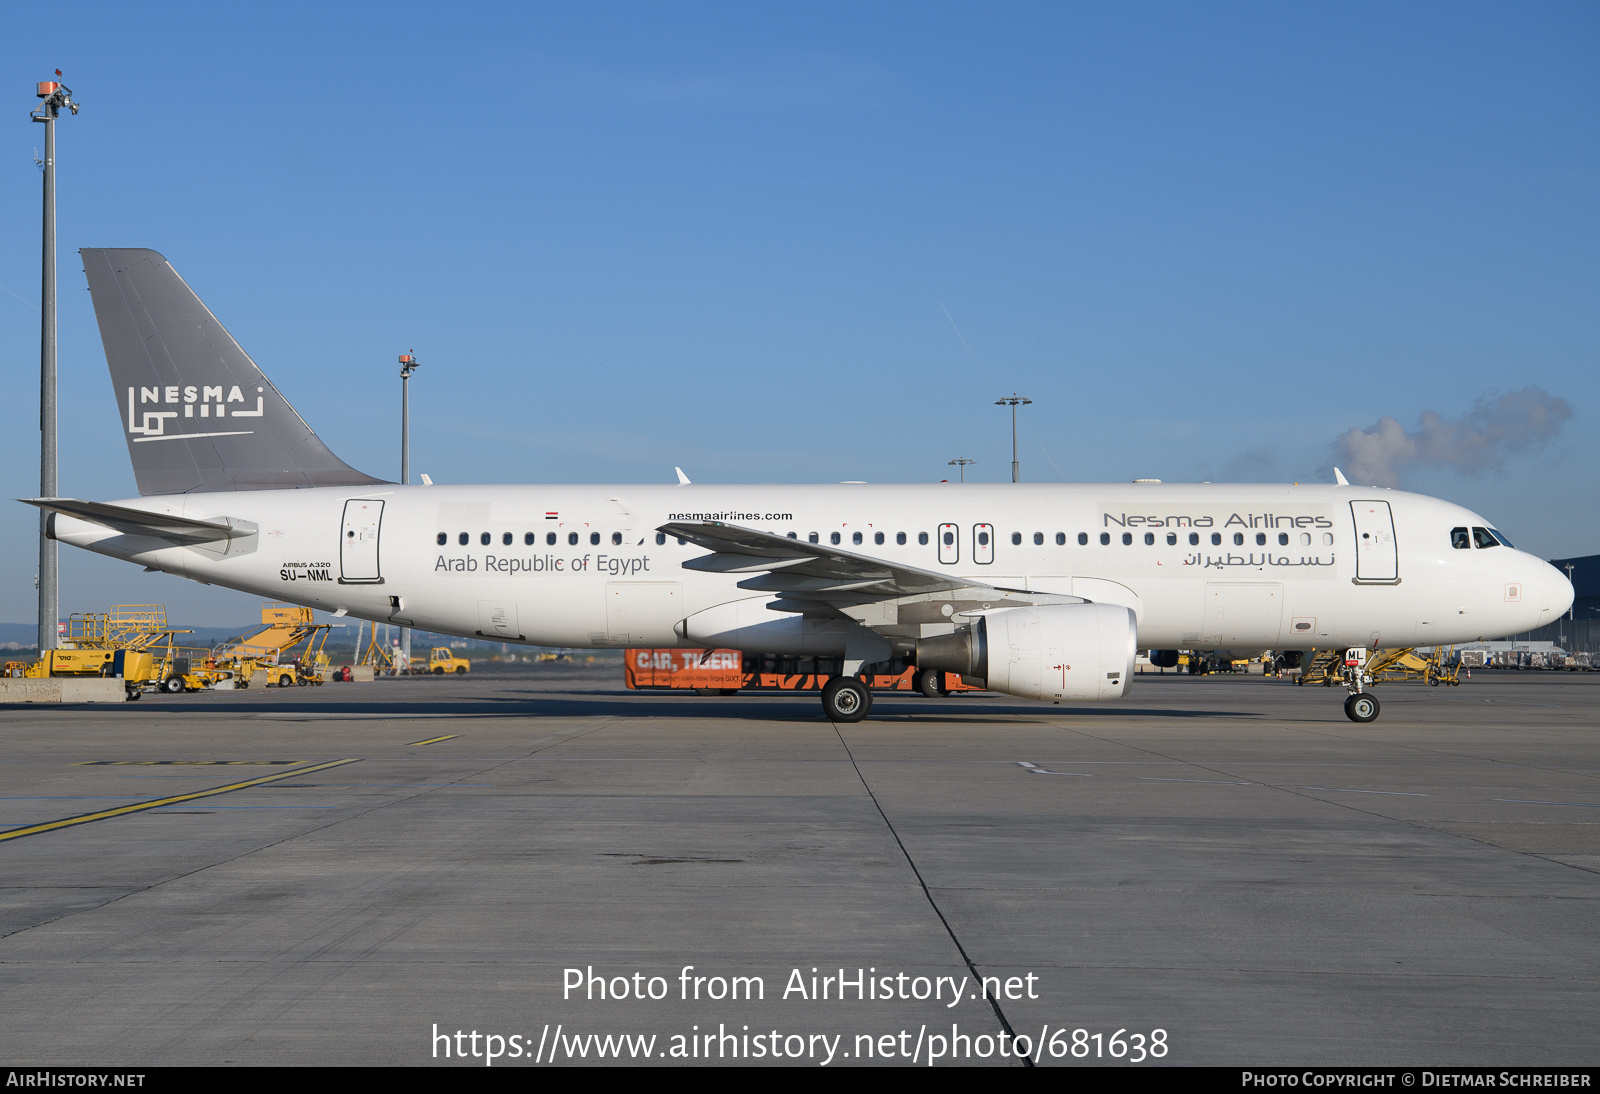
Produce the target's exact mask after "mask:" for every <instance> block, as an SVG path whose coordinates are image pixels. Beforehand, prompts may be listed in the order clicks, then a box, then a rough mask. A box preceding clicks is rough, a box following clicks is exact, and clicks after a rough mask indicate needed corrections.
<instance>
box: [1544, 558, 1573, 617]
mask: <svg viewBox="0 0 1600 1094" xmlns="http://www.w3.org/2000/svg"><path fill="white" fill-rule="evenodd" d="M1539 590H1540V592H1539V596H1540V599H1539V615H1540V616H1541V617H1542V618H1543V619H1544V620H1545V621H1546V622H1549V621H1551V620H1555V619H1559V618H1561V617H1562V616H1563V615H1565V614H1567V609H1569V608H1571V607H1572V599H1573V596H1574V595H1575V594H1574V593H1573V591H1572V582H1571V581H1568V580H1567V575H1566V574H1564V573H1562V572H1561V571H1560V570H1558V569H1556V568H1555V567H1554V566H1552V565H1550V564H1549V563H1548V562H1546V563H1544V569H1543V570H1541V571H1540V573H1539Z"/></svg>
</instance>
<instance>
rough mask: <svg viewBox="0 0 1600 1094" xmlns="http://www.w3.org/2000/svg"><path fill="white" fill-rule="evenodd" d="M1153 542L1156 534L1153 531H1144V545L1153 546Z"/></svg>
mask: <svg viewBox="0 0 1600 1094" xmlns="http://www.w3.org/2000/svg"><path fill="white" fill-rule="evenodd" d="M1155 542H1156V534H1155V533H1154V532H1146V533H1145V534H1144V545H1145V546H1146V547H1154V546H1155Z"/></svg>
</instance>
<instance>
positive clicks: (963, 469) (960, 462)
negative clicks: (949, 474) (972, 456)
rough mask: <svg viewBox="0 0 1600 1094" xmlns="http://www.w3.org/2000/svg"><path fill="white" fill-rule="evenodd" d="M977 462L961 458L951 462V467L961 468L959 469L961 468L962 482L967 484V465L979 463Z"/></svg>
mask: <svg viewBox="0 0 1600 1094" xmlns="http://www.w3.org/2000/svg"><path fill="white" fill-rule="evenodd" d="M977 462H978V461H977V460H969V459H967V458H966V457H965V456H961V457H959V458H957V459H954V460H951V461H950V466H951V467H959V468H961V481H962V482H966V481H967V464H969V463H977Z"/></svg>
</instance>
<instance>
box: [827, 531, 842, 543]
mask: <svg viewBox="0 0 1600 1094" xmlns="http://www.w3.org/2000/svg"><path fill="white" fill-rule="evenodd" d="M828 542H829V543H838V542H839V533H838V532H829V533H828Z"/></svg>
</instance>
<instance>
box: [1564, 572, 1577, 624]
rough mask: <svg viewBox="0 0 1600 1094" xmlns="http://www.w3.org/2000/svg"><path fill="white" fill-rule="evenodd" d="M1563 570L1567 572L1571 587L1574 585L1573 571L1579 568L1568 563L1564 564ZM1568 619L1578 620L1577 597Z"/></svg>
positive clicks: (1569, 610) (1568, 612) (1568, 611)
mask: <svg viewBox="0 0 1600 1094" xmlns="http://www.w3.org/2000/svg"><path fill="white" fill-rule="evenodd" d="M1563 568H1564V569H1565V570H1566V571H1567V584H1568V585H1571V584H1572V571H1573V570H1574V569H1576V568H1577V567H1576V566H1575V565H1574V564H1573V563H1571V562H1567V563H1564V564H1563ZM1567 618H1568V619H1572V620H1576V619H1577V618H1578V598H1577V597H1573V598H1572V606H1571V607H1569V608H1568V609H1567Z"/></svg>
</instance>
